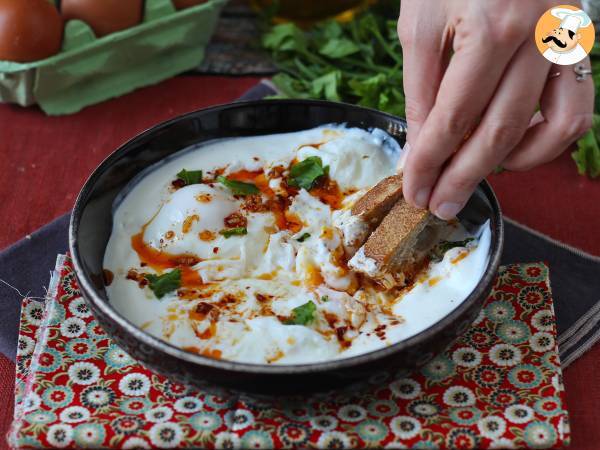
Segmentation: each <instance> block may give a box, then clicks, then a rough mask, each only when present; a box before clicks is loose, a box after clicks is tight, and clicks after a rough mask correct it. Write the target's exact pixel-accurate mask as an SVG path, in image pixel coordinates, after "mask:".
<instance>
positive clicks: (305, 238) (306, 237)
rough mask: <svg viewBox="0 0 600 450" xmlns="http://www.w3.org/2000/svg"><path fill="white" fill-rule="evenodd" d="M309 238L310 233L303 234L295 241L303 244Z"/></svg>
mask: <svg viewBox="0 0 600 450" xmlns="http://www.w3.org/2000/svg"><path fill="white" fill-rule="evenodd" d="M309 237H310V233H304V234H303V235H302V236H300V237H299V238H298V239H296V240H297V241H298V242H304V241H305V240H307V239H308V238H309Z"/></svg>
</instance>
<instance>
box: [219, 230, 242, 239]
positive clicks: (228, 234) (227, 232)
mask: <svg viewBox="0 0 600 450" xmlns="http://www.w3.org/2000/svg"><path fill="white" fill-rule="evenodd" d="M219 234H221V235H223V236H225V238H226V239H229V238H230V237H231V236H243V235H245V234H248V230H247V229H246V227H236V228H227V229H225V230H221V231H219Z"/></svg>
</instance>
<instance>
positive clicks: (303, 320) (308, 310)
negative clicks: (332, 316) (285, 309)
mask: <svg viewBox="0 0 600 450" xmlns="http://www.w3.org/2000/svg"><path fill="white" fill-rule="evenodd" d="M316 311H317V306H316V305H315V304H314V303H313V302H312V300H311V301H308V302H307V303H305V304H304V305H300V306H298V307H296V308H294V309H292V316H291V317H290V318H289V319H288V320H286V321H285V322H284V324H285V325H308V324H309V323H312V322H314V320H315V312H316Z"/></svg>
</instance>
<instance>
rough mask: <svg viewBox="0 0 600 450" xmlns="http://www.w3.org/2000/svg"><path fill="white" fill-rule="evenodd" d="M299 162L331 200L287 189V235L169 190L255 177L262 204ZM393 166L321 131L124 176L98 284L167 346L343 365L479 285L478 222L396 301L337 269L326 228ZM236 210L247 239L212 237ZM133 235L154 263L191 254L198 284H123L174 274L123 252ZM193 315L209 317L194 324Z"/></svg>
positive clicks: (386, 147)
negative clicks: (320, 180)
mask: <svg viewBox="0 0 600 450" xmlns="http://www.w3.org/2000/svg"><path fill="white" fill-rule="evenodd" d="M312 156H318V157H320V158H321V161H322V163H323V166H329V169H328V171H329V178H330V179H331V180H332V183H335V184H337V188H338V192H339V194H338V195H339V197H340V199H339V200H341V201H340V202H339V203H338V204H333V203H332V202H330V201H327V202H326V199H325V198H324V197H323V198H320V197H319V196H318V195H317V192H316V191H315V190H311V191H310V192H308V191H306V190H304V189H299V190H298V191H297V192H293V193H292V194H291V195H290V198H289V200H288V202H287V204H286V206H285V211H286V213H285V217H286V219H287V220H288V222H290V221H291V222H294V221H298V223H296V225H295V226H294V227H291V226H290V227H283V228H281V215H279V216H278V215H277V214H275V213H274V212H273V211H274V210H273V209H272V207H269V208H267V209H266V210H263V211H254V212H252V211H248V210H246V209H244V208H245V207H246V206H247V204H246V199H245V198H242V197H237V196H233V195H232V192H231V191H230V190H229V189H228V188H227V187H225V186H223V185H222V184H220V183H217V182H214V183H210V184H206V183H205V184H192V185H189V186H185V187H181V188H179V189H177V190H176V189H174V188H173V187H172V184H171V183H172V181H173V180H175V179H176V178H177V173H178V172H179V171H181V170H182V169H186V170H188V171H189V170H202V171H203V173H204V176H205V178H214V175H215V173H223V175H224V176H226V177H227V176H231V177H235V176H239V174H240V173H241V172H239V171H241V170H245V171H260V172H262V175H261V177H262V180H263V182H264V183H263V191H262V193H261V201H264V202H265V204H267V202H268V200H269V199H271V198H275V197H274V195H276V194H278V195H288V194H289V192H288V191H286V183H285V179H286V177H287V173H288V172H287V171H288V169H289V167H290V166H291V165H292V164H294V163H295V162H297V161H302V160H304V159H306V158H308V157H312ZM397 157H398V148H397V145H395V142H394V141H393V140H392V139H390V138H389V137H388V136H387V135H385V133H383V132H382V131H381V130H375V131H374V132H372V133H369V132H366V131H364V130H360V129H348V128H344V127H341V126H328V127H320V128H315V129H311V130H306V131H302V132H297V133H286V134H277V135H269V136H259V137H249V138H236V139H229V140H220V141H215V142H212V143H208V144H206V145H203V146H202V147H200V148H194V149H191V150H186V151H184V152H181V153H180V154H178V155H175V157H171V158H169V159H167V160H165V161H163V162H162V163H160V164H158V165H156V167H154V168H152V170H150V171H147V172H146V173H145V174H143V176H142V177H139V178H138V179H136V180H135V184H134V185H133V186H132V187H131V188H130V189H129V190H128V191H127V192H126V194H125V195H124V198H123V199H122V201H121V203H120V204H118V205H116V206H117V207H116V210H115V211H114V226H113V232H112V234H111V237H110V240H109V243H108V246H107V249H106V253H105V257H104V267H105V269H107V270H109V271H111V272H112V273H113V274H114V278H113V281H112V283H111V284H110V285H109V286H107V293H108V296H109V298H110V300H111V303H112V304H113V305H114V307H115V308H116V309H117V310H118V311H119V312H120V313H121V314H123V315H124V316H125V317H127V318H128V319H129V320H131V321H132V322H133V323H135V324H136V325H138V326H140V327H142V328H144V329H145V330H146V331H148V332H149V333H151V334H153V335H155V336H157V337H159V338H162V339H164V340H166V341H169V342H171V343H172V344H174V345H177V346H181V347H183V348H186V349H188V350H190V351H195V352H198V353H201V354H205V355H209V356H212V357H220V358H223V359H228V360H233V361H243V362H253V363H272V364H296V363H312V362H318V361H325V360H331V359H337V358H345V357H349V356H354V355H357V354H362V353H366V352H369V351H372V350H374V349H378V348H382V347H385V346H388V345H391V344H393V343H396V342H398V341H400V340H403V339H406V338H408V337H410V336H413V335H415V334H416V333H419V332H420V331H422V330H424V329H426V328H428V327H429V326H431V325H433V324H434V323H436V322H437V321H439V320H440V319H441V318H443V317H444V316H446V315H447V314H448V313H450V312H451V311H452V310H453V309H455V308H456V307H457V306H458V305H459V304H460V303H461V302H462V301H463V300H464V299H465V298H466V297H467V296H468V294H469V293H470V292H471V291H472V290H473V288H474V287H475V285H476V284H477V282H478V281H479V280H480V278H481V276H482V274H483V272H484V270H485V267H486V265H487V258H488V256H487V254H488V250H489V246H490V229H489V225H488V224H486V225H485V226H484V227H482V229H481V230H480V233H479V234H480V235H479V236H478V238H479V239H478V240H477V241H474V242H473V243H471V244H469V246H468V248H464V247H461V248H453V249H451V250H449V251H448V252H447V253H446V255H445V256H444V258H443V259H442V260H441V261H439V262H436V263H432V264H430V266H429V267H428V268H427V270H426V271H425V272H424V273H422V274H421V276H420V278H419V280H418V281H417V282H416V283H415V284H414V285H413V287H412V289H410V291H408V292H407V291H406V290H405V291H404V292H400V293H399V292H392V291H386V292H380V291H377V290H375V289H374V288H373V286H372V285H370V284H369V283H367V284H364V282H362V281H361V279H360V278H359V277H357V276H355V275H354V274H353V273H352V272H350V271H349V270H348V269H347V267H346V266H345V263H344V258H343V257H341V255H343V253H344V236H343V235H342V233H341V232H340V231H339V230H338V229H337V228H336V227H335V223H339V217H340V216H342V215H343V214H344V211H347V210H348V209H349V208H350V207H351V206H352V204H353V203H354V202H355V201H356V200H357V199H358V198H359V197H360V196H361V195H362V194H363V193H364V192H365V191H366V190H367V189H368V188H370V187H371V186H373V185H374V184H376V183H377V182H378V181H380V180H381V179H383V178H384V177H386V176H389V175H391V174H392V173H393V170H394V169H393V168H394V166H395V160H396V159H397ZM280 166H282V167H283V169H281V170H283V171H284V172H283V173H281V170H279V171H278V169H277V168H278V167H280ZM274 168H275V170H273V169H274ZM236 174H237V175H236ZM255 175H256V174H255ZM255 175H253V176H255ZM258 180H259V178H256V184H257V185H260V183H259V181H258ZM267 186H268V188H267ZM269 189H270V191H269ZM290 192H291V191H290ZM328 203H329V204H328ZM269 205H271V203H269ZM238 212H239V213H241V214H243V215H244V216H245V218H246V221H247V224H246V226H245V228H246V231H247V234H245V235H234V236H231V237H229V238H226V237H225V236H224V235H222V234H221V232H222V231H223V230H224V229H226V228H227V226H226V225H225V222H226V220H227V219H226V218H227V217H228V216H230V215H231V214H232V213H238ZM288 215H289V216H288ZM336 218H338V220H337V221H336ZM242 228H243V227H242ZM457 233H458V234H457V239H458V238H464V236H465V232H464V230H462V229H459V230H457ZM136 235H141V236H142V241H143V246H144V249H146V250H147V251H149V252H154V254H157V255H159V256H160V257H161V258H162V257H164V256H165V255H175V256H177V255H179V256H181V255H184V256H186V257H190V256H191V257H193V258H194V261H193V262H192V263H190V264H192V266H190V267H188V268H186V269H185V270H187V272H186V273H187V275H185V277H188V278H189V276H190V273H191V274H194V276H195V278H194V279H196V280H197V281H199V282H201V283H198V284H197V285H193V283H192V282H189V281H187V280H188V278H185V279H184V281H183V282H182V284H183V285H182V286H181V287H180V288H179V289H177V290H172V291H171V292H168V293H167V294H166V295H165V296H164V297H162V298H161V299H158V298H157V297H156V295H155V294H154V292H153V291H152V290H151V289H149V287H148V286H145V287H140V286H139V285H138V283H137V282H136V281H134V280H131V279H128V277H127V274H128V272H130V270H132V269H133V270H135V272H136V273H137V274H138V279H140V274H156V275H160V274H161V273H168V272H170V271H171V270H174V269H175V267H156V266H153V264H152V263H151V264H149V265H145V264H142V261H141V259H142V258H143V257H144V256H143V255H140V254H138V252H136V250H135V249H134V248H133V246H132V237H133V236H136ZM138 242H139V241H138ZM138 250H139V249H138ZM144 258H145V257H144ZM182 270H183V269H182ZM129 278H131V276H130V277H129ZM141 278H143V277H141ZM189 283H191V284H189ZM361 283H363V284H361ZM178 293H179V294H180V295H178ZM309 301H310V302H312V303H313V304H314V306H315V311H313V312H312V313H311V317H312V319H313V320H312V321H309V322H308V323H306V324H288V323H286V322H289V321H290V320H292V319H293V320H292V321H296V322H297V319H295V318H296V315H295V314H297V312H294V308H298V307H306V304H307V302H309ZM206 305H208V306H206ZM211 307H212V309H211ZM206 308H208V310H209V311H212V312H210V313H209V314H204V313H205V312H206V311H205V310H206ZM190 311H191V312H190ZM194 311H195V312H194ZM198 311H200V313H199V312H198ZM214 311H218V314H216V313H215V312H214ZM296 311H297V310H296ZM213 313H214V314H213ZM382 325H383V326H384V328H385V332H384V333H382V332H381V329H382ZM378 327H379V328H378Z"/></svg>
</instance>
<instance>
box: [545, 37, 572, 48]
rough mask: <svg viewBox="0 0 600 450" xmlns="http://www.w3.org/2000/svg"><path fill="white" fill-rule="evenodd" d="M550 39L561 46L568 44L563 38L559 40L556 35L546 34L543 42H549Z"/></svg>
mask: <svg viewBox="0 0 600 450" xmlns="http://www.w3.org/2000/svg"><path fill="white" fill-rule="evenodd" d="M550 41H554V43H555V44H556V45H557V46H559V47H560V48H565V47H566V46H567V43H566V42H562V41H561V40H559V39H558V38H557V37H556V36H546V37H545V38H542V42H543V43H544V44H545V43H547V42H550Z"/></svg>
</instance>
